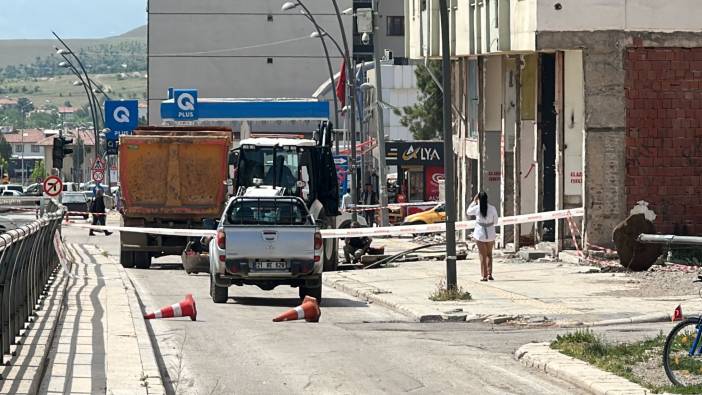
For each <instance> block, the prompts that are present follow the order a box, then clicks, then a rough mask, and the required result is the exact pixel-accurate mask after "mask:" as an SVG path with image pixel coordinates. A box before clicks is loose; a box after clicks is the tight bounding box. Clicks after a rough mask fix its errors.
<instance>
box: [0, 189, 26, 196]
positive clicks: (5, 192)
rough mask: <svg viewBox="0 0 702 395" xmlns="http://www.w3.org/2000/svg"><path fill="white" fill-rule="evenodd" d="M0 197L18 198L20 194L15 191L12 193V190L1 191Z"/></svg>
mask: <svg viewBox="0 0 702 395" xmlns="http://www.w3.org/2000/svg"><path fill="white" fill-rule="evenodd" d="M0 196H13V197H18V196H22V194H21V193H19V192H17V191H14V190H12V189H6V190H4V191H2V194H0Z"/></svg>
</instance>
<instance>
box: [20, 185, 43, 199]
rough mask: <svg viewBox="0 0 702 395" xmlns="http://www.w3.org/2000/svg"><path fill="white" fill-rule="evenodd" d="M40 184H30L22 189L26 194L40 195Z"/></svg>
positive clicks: (41, 187)
mask: <svg viewBox="0 0 702 395" xmlns="http://www.w3.org/2000/svg"><path fill="white" fill-rule="evenodd" d="M42 189H43V186H42V184H31V185H30V186H28V187H27V188H26V189H25V190H24V194H25V195H26V196H41V195H42Z"/></svg>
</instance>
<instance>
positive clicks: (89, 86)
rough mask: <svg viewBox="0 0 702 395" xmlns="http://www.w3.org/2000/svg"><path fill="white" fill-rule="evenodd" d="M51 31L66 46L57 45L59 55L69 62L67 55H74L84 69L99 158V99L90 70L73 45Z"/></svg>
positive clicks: (96, 156)
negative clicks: (96, 96) (94, 90)
mask: <svg viewBox="0 0 702 395" xmlns="http://www.w3.org/2000/svg"><path fill="white" fill-rule="evenodd" d="M51 33H52V34H53V35H54V37H56V39H57V40H59V42H60V43H61V45H63V46H64V48H58V47H55V48H56V53H57V54H59V55H61V57H63V58H64V60H65V61H66V62H68V63H71V62H70V60H69V59H68V57H67V56H66V55H71V56H73V58H74V59H75V60H76V62H77V63H78V66H80V69H81V70H82V71H83V75H84V76H85V80H83V83H84V84H87V87H86V88H87V90H88V101H89V103H90V105H91V109H92V114H93V133H94V135H95V158H96V159H97V158H98V157H99V156H100V155H99V147H100V145H99V143H98V124H97V122H98V121H97V113H96V112H95V107H97V100H96V98H95V96H94V95H93V94H92V91H93V86H92V83H91V81H90V76H89V75H88V71H87V70H86V69H85V66H83V62H81V60H80V58H79V57H78V55H76V54H75V52H73V51H72V50H71V47H69V46H68V44H66V42H65V41H63V40H62V39H61V37H59V35H58V34H56V32H53V31H52V32H51ZM73 69H76V68H75V67H73ZM76 71H77V69H76ZM79 74H80V73H79Z"/></svg>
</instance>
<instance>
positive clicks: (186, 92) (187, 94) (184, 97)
mask: <svg viewBox="0 0 702 395" xmlns="http://www.w3.org/2000/svg"><path fill="white" fill-rule="evenodd" d="M173 101H174V102H175V104H176V107H177V108H176V113H175V117H174V119H175V120H176V121H194V120H196V119H198V117H199V112H198V108H197V90H195V89H174V90H173Z"/></svg>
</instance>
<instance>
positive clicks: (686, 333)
mask: <svg viewBox="0 0 702 395" xmlns="http://www.w3.org/2000/svg"><path fill="white" fill-rule="evenodd" d="M697 278H698V279H697V280H695V281H694V282H695V283H700V282H702V275H699V276H697ZM701 295H702V294H701ZM663 368H664V369H665V374H666V375H667V376H668V379H669V380H670V381H671V382H672V383H673V384H675V385H677V386H681V387H693V386H694V387H698V386H702V315H701V316H697V317H688V318H684V319H683V320H682V321H681V322H679V323H678V324H677V325H675V327H673V329H672V330H671V331H670V333H669V334H668V337H667V338H666V339H665V346H664V347H663Z"/></svg>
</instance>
